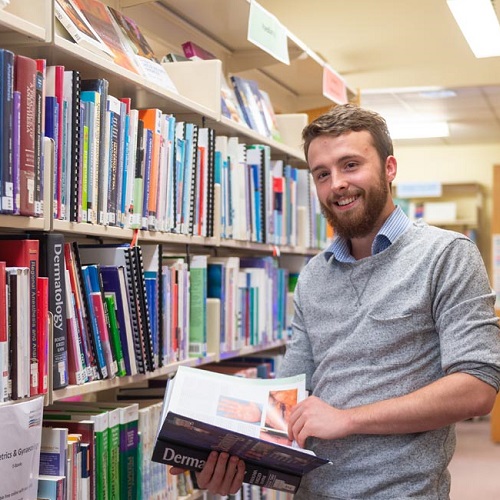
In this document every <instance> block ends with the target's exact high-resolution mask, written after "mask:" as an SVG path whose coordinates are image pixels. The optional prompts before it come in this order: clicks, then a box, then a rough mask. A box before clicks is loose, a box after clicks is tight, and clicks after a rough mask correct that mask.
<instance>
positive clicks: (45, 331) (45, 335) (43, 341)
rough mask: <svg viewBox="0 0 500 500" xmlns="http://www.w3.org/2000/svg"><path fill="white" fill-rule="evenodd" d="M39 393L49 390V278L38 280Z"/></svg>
mask: <svg viewBox="0 0 500 500" xmlns="http://www.w3.org/2000/svg"><path fill="white" fill-rule="evenodd" d="M36 293H37V357H38V393H39V394H46V393H47V391H48V389H49V359H48V358H49V278H47V277H44V276H39V277H38V278H37V292H36Z"/></svg>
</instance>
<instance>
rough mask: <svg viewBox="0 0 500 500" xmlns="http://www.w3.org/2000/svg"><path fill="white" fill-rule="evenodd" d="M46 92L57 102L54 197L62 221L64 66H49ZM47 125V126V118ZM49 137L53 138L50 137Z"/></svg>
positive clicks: (57, 213) (55, 211)
mask: <svg viewBox="0 0 500 500" xmlns="http://www.w3.org/2000/svg"><path fill="white" fill-rule="evenodd" d="M46 77H47V79H46V82H45V92H46V97H49V96H52V97H55V98H56V100H57V106H58V113H57V128H56V132H57V137H55V138H54V139H55V146H56V151H57V152H56V164H55V166H54V175H53V177H54V180H53V195H54V217H55V218H56V219H60V218H61V215H62V206H61V201H62V200H61V199H62V191H61V189H62V171H63V166H62V162H63V131H64V128H63V117H64V113H63V111H64V99H63V94H64V90H63V89H64V66H62V65H48V66H47V70H46ZM45 123H46V124H47V117H46V121H45ZM49 137H52V135H51V136H49Z"/></svg>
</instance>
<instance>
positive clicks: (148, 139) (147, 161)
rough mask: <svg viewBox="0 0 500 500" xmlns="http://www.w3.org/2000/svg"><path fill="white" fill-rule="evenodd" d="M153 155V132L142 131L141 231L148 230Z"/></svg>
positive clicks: (146, 129)
mask: <svg viewBox="0 0 500 500" xmlns="http://www.w3.org/2000/svg"><path fill="white" fill-rule="evenodd" d="M152 155H153V131H152V130H150V129H148V128H145V129H144V173H143V179H144V193H143V197H142V223H141V227H142V229H147V228H148V215H149V210H148V202H149V186H150V184H151V161H152Z"/></svg>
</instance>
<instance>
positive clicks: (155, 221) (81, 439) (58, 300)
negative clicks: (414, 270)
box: [0, 0, 330, 499]
mask: <svg viewBox="0 0 500 500" xmlns="http://www.w3.org/2000/svg"><path fill="white" fill-rule="evenodd" d="M3 3H5V2H1V0H0V71H1V78H0V123H1V124H2V127H1V133H0V230H1V231H0V232H1V234H0V240H1V241H0V310H1V311H5V314H4V313H2V314H1V315H0V374H1V376H0V407H4V406H8V405H9V404H12V403H20V402H24V401H31V400H34V399H36V398H39V399H40V398H41V397H42V398H43V403H44V412H43V413H44V414H43V425H42V422H39V425H40V434H41V438H40V439H41V445H40V446H38V447H37V449H39V450H40V457H39V458H40V460H39V464H40V465H39V473H40V479H39V481H38V486H37V487H38V488H39V496H41V497H44V498H45V497H46V496H48V497H50V495H52V493H50V492H52V491H57V490H58V489H60V488H63V489H65V490H66V491H67V492H68V493H69V494H70V496H71V498H82V499H87V498H92V499H94V498H111V497H113V498H122V497H123V498H124V497H127V498H151V497H153V496H154V495H156V496H163V497H165V496H166V497H167V498H177V497H179V498H180V497H184V496H186V497H187V498H197V496H196V493H193V492H192V489H193V487H192V483H191V482H190V476H189V474H187V475H186V476H185V477H183V476H179V477H173V476H169V475H168V474H167V473H166V468H165V466H164V465H162V464H158V463H153V462H151V460H150V457H151V453H152V449H153V446H154V441H155V437H156V436H155V432H156V427H157V423H158V419H159V415H160V413H159V411H160V409H161V399H162V398H161V397H159V398H158V397H156V398H154V399H156V401H148V404H146V402H145V401H143V400H140V401H136V402H125V399H124V398H125V396H126V395H125V389H128V388H132V387H135V386H139V387H140V388H141V391H143V392H144V393H145V394H149V392H148V391H146V390H145V388H149V387H151V386H154V384H155V383H159V384H160V386H161V384H162V383H163V386H161V391H164V389H165V387H164V384H165V380H167V379H169V378H171V376H172V375H173V374H175V373H176V372H177V370H178V368H179V367H181V366H182V367H196V368H202V367H207V366H219V365H222V364H223V363H229V362H232V361H234V362H236V361H235V360H239V361H241V360H242V359H243V358H244V359H250V358H252V359H254V357H262V356H265V357H266V361H265V363H266V364H269V363H271V361H270V358H271V357H273V356H274V355H275V354H276V353H279V352H281V351H282V350H283V348H284V347H285V346H286V342H287V340H288V338H289V335H290V332H291V317H292V310H293V304H292V302H293V287H294V284H295V282H296V279H297V275H298V272H300V268H301V266H302V265H303V263H304V262H305V261H307V259H308V258H310V257H311V256H313V255H314V254H315V253H317V252H318V251H319V249H321V248H323V247H324V245H325V244H326V243H327V241H328V238H329V236H330V233H329V231H328V228H327V227H326V223H325V221H324V219H323V218H322V216H321V210H320V207H319V206H318V202H317V200H316V196H315V192H314V185H313V183H312V182H311V177H310V174H309V172H308V170H307V169H306V168H305V162H304V156H303V153H302V151H301V147H300V141H301V136H300V132H301V130H302V128H303V126H304V125H305V124H306V120H307V117H306V114H304V113H302V112H300V106H302V105H303V104H305V102H306V99H305V96H306V95H310V94H314V95H315V99H316V97H317V98H319V99H320V100H321V99H323V98H324V96H322V94H321V91H320V90H318V89H319V88H320V87H321V84H320V83H319V81H316V82H315V83H314V87H315V89H314V90H313V91H311V92H310V89H309V88H308V87H307V85H308V84H307V83H306V82H305V80H311V79H312V77H311V75H314V79H316V76H318V78H320V74H321V71H322V70H321V68H322V64H323V62H322V61H321V60H320V59H319V58H318V57H317V56H315V55H314V54H313V53H312V52H311V53H309V52H308V51H309V49H307V47H305V46H304V45H303V44H302V43H301V42H300V41H298V40H297V39H295V38H294V37H293V36H292V35H290V34H289V33H288V32H286V34H287V49H288V53H289V55H290V58H291V60H292V64H291V65H290V66H291V68H289V67H288V65H287V64H285V63H283V62H278V63H277V62H276V59H275V58H273V57H272V56H271V55H270V54H269V53H267V52H266V51H263V50H261V48H259V47H257V46H255V45H253V44H250V42H248V41H247V40H246V39H245V38H244V37H243V38H242V35H241V33H240V31H241V26H242V25H243V24H246V23H248V16H249V15H250V11H251V4H250V2H247V1H246V0H238V1H236V2H226V1H224V2H223V6H222V7H221V5H219V4H218V6H217V9H215V8H214V4H213V2H211V1H210V2H207V3H206V5H205V3H203V2H202V3H201V5H199V2H198V3H196V5H195V4H194V3H193V2H186V3H185V4H183V3H182V2H175V1H170V0H169V1H162V2H134V1H132V0H130V1H128V0H122V1H120V2H112V1H108V2H106V3H101V2H100V1H99V0H36V1H34V2H25V1H24V0H11V1H10V2H8V5H6V6H5V7H4V8H1V5H2V4H3ZM113 7H114V8H113ZM198 7H200V8H201V9H203V10H204V9H205V8H208V10H207V12H206V14H207V32H206V33H205V34H203V36H202V34H201V32H200V27H199V26H197V25H196V23H195V22H194V19H193V18H192V17H191V14H190V13H191V12H192V11H191V9H194V8H196V9H198ZM221 8H222V10H223V11H224V12H225V13H226V14H227V15H228V16H229V17H228V19H226V21H225V22H224V23H223V25H224V29H222V28H221V31H220V33H219V36H218V37H215V31H213V30H218V29H219V28H218V25H217V24H215V23H216V22H219V20H217V21H216V20H215V17H221V16H218V14H217V15H216V14H215V13H216V12H218V11H220V9H221ZM136 16H137V17H136ZM233 18H234V19H235V20H237V23H236V24H234V28H237V32H234V33H233V25H232V23H230V22H228V21H229V19H233ZM166 19H167V20H168V23H167V24H163V25H162V27H161V29H160V25H161V23H162V22H164V21H165V20H166ZM220 21H222V17H221V19H220ZM136 23H137V24H136ZM158 23H159V24H158ZM139 26H141V28H139ZM142 26H144V30H142ZM166 33H168V38H169V39H168V40H164V38H165V36H166V35H165V34H166ZM186 35H189V38H187V39H185V36H186ZM148 40H150V43H149V42H148ZM186 40H191V41H192V42H193V43H195V42H196V43H198V44H205V43H206V50H210V51H214V53H216V54H217V56H218V58H217V59H209V60H199V59H200V58H198V57H193V60H191V59H189V57H188V56H187V54H188V49H189V50H192V49H193V48H194V45H193V44H192V43H190V44H188V45H187V46H186V47H184V49H183V48H182V44H184V42H186ZM200 48H201V45H199V46H198V47H197V50H198V49H200ZM184 50H186V52H184V54H185V55H184V59H186V60H182V59H183V57H182V56H181V55H180V53H181V52H183V51H184ZM304 52H308V55H307V57H305V56H304V57H299V56H300V55H301V54H303V53H304ZM167 56H168V57H167ZM240 58H241V59H240ZM172 61H173V62H172ZM299 61H300V62H299ZM304 63H305V64H314V65H315V68H316V70H317V72H311V73H308V75H309V76H308V78H307V79H304V78H300V79H295V77H293V78H292V73H293V72H295V71H298V69H299V68H303V66H302V65H303V64H304ZM257 67H258V68H259V69H258V71H257V70H256V69H255V68H257ZM231 68H232V69H231ZM278 68H281V69H278ZM230 71H234V72H235V73H231V74H230V73H229V72H230ZM247 71H249V72H254V71H257V76H258V78H256V79H255V80H254V79H253V76H252V75H253V73H246V72H247ZM280 71H283V76H278V73H279V72H280ZM287 73H288V74H287ZM263 75H264V76H263ZM250 76H252V78H250ZM287 79H290V81H289V82H288V83H287V84H286V85H285V81H286V80H287ZM299 80H304V82H301V81H299ZM261 82H264V83H262V85H266V84H267V85H269V87H268V89H267V90H268V92H266V91H265V90H264V88H265V87H261V88H260V85H261ZM266 82H267V83H266ZM276 82H279V84H278V85H277V84H276ZM304 85H305V86H304ZM238 88H239V91H240V96H239V100H238V97H237V95H236V94H237V90H238ZM279 89H280V90H279ZM278 90H279V92H278ZM275 94H276V95H277V94H281V96H282V100H281V102H280V101H279V100H277V101H276V102H277V103H278V105H279V108H280V109H279V111H280V112H279V113H276V112H275V110H274V109H273V104H274V102H273V101H274V95H275ZM292 95H293V96H295V97H294V98H293V99H292V98H291V97H290V96H292ZM300 96H302V97H304V99H303V100H301V97H300ZM310 102H312V101H310ZM245 103H246V104H245ZM242 108H245V112H246V114H245V113H244V112H243V109H242ZM255 359H256V358H255ZM262 362H263V363H264V361H262ZM252 363H253V361H252ZM271 371H274V370H268V372H269V373H271ZM120 393H123V394H122V396H123V397H122V398H121V399H120V401H121V402H120V401H119V400H118V399H119V395H120ZM100 399H107V400H108V403H105V402H103V401H99V400H100ZM143 399H144V398H143ZM76 400H78V401H76ZM72 405H75V406H74V407H73V406H72ZM78 405H80V407H78V408H77V406H78ZM127 419H129V420H127ZM113 422H114V423H113ZM127 426H128V427H127ZM103 429H107V430H106V431H104V430H103ZM127 429H128V430H127ZM120 432H123V433H124V437H123V438H120ZM127 432H128V433H129V434H127ZM0 435H1V434H0ZM103 435H107V436H108V437H107V438H103V437H102V436H103ZM127 435H128V437H129V438H126V436H127ZM106 439H108V440H109V442H108V444H105V442H101V441H106ZM113 440H116V441H113ZM0 442H7V441H3V440H2V439H0ZM113 442H114V445H113V444H112V443H113ZM61 443H62V444H61ZM110 443H111V444H110ZM117 443H118V444H117ZM127 443H128V445H127ZM56 444H57V446H56ZM127 446H129V449H127ZM57 447H60V449H59V451H58V455H57V457H58V458H57V460H56V461H57V462H58V463H60V467H58V468H56V469H55V468H54V467H52V468H51V467H50V466H49V464H51V463H52V464H53V463H55V462H54V460H55V458H54V456H53V455H51V454H50V453H51V452H49V449H50V448H53V449H54V448H57ZM92 449H95V450H100V451H96V452H95V453H92V451H91V450H92ZM0 451H2V450H0ZM118 452H119V453H118ZM127 454H129V455H130V456H132V457H133V458H132V459H129V458H127V457H128V456H129V455H127ZM64 456H65V457H64ZM141 457H142V459H141ZM128 460H132V462H133V464H134V465H133V471H132V473H131V472H130V470H128V469H127V463H128V462H127V461H128ZM35 462H36V463H37V464H38V460H35ZM4 463H7V462H4ZM68 463H70V464H71V465H70V466H69V467H70V468H69V469H68V468H66V467H67V464H68ZM78 464H79V465H78ZM7 465H8V464H7ZM1 467H2V464H0V471H2V470H3V469H1ZM92 470H96V471H107V470H109V471H110V473H109V474H108V473H107V472H103V473H102V474H101V473H98V474H93V473H91V471H92ZM111 471H114V472H113V473H112V472H111ZM117 471H120V472H117ZM37 472H38V470H37V471H36V472H33V471H31V473H30V474H26V475H22V477H21V475H18V476H17V478H12V481H13V482H12V483H9V481H4V482H3V484H2V485H1V486H0V497H5V498H7V497H8V494H11V493H12V492H14V491H20V490H21V489H22V488H31V489H32V488H33V483H32V482H33V481H34V479H33V478H36V476H37ZM71 474H73V476H71ZM4 476H5V477H7V476H9V475H8V474H5V475H2V477H4ZM76 477H78V481H77V480H76V479H75V478H76ZM72 478H73V479H72ZM15 481H17V482H15ZM23 481H24V483H23ZM20 482H21V483H22V484H20ZM30 482H31V483H30ZM28 483H30V486H28ZM118 491H121V493H117V492H118ZM101 493H102V495H101ZM270 494H271V493H269V492H268V493H267V495H270ZM189 495H191V496H189ZM267 498H287V497H286V496H280V497H278V496H276V497H271V496H268V497H267Z"/></svg>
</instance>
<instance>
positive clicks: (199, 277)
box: [189, 255, 207, 358]
mask: <svg viewBox="0 0 500 500" xmlns="http://www.w3.org/2000/svg"><path fill="white" fill-rule="evenodd" d="M206 355H207V256H206V255H193V256H192V258H191V262H190V265H189V356H190V357H192V358H201V357H204V356H206Z"/></svg>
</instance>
